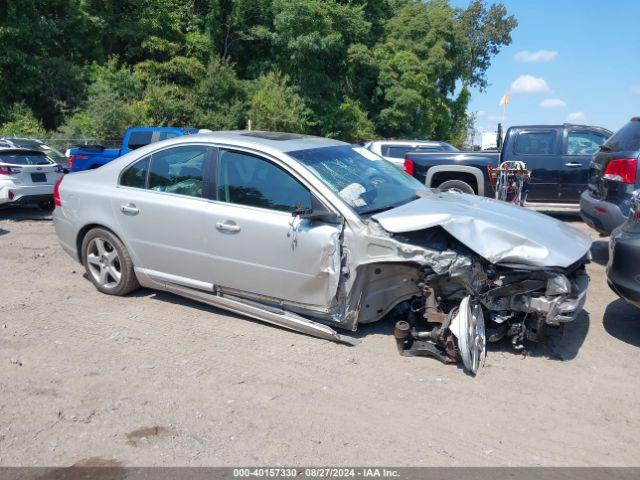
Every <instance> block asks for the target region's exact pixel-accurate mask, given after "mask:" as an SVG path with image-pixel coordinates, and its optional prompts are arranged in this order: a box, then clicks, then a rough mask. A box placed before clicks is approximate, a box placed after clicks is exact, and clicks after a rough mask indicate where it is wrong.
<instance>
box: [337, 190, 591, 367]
mask: <svg viewBox="0 0 640 480" xmlns="http://www.w3.org/2000/svg"><path fill="white" fill-rule="evenodd" d="M443 198H445V199H446V201H447V203H446V205H445V204H444V203H442V204H441V205H445V207H446V210H447V211H444V209H443V210H442V211H438V209H437V202H438V200H442V199H443ZM427 202H428V203H427ZM461 202H462V205H461ZM434 203H435V204H436V206H435V207H434ZM464 203H468V204H469V205H466V206H465V205H464ZM467 207H473V208H467ZM504 207H505V206H503V205H501V204H499V203H498V202H490V203H485V202H484V199H478V197H471V196H468V195H460V194H455V193H450V194H444V193H442V194H434V195H433V196H431V197H430V198H425V199H421V200H418V201H416V202H413V203H412V204H409V205H407V206H404V207H400V208H397V209H394V210H392V211H390V212H385V213H383V214H380V215H376V216H373V217H372V218H371V219H369V220H368V222H367V227H366V231H364V232H359V234H358V235H356V236H354V238H353V239H352V244H353V245H357V247H356V248H351V249H350V248H349V238H348V237H347V238H346V241H345V248H346V251H347V255H351V256H352V257H353V258H351V261H350V262H348V263H350V265H351V266H352V268H353V267H355V268H356V269H357V271H358V273H357V275H356V276H360V281H361V282H362V284H363V286H362V289H361V290H359V288H358V286H357V285H356V282H354V285H353V290H354V291H352V292H351V295H354V294H355V295H357V296H358V298H359V299H360V300H359V302H358V303H357V308H358V309H359V315H358V318H357V322H358V323H367V322H370V321H375V320H377V319H379V318H380V315H381V314H385V313H387V310H388V309H387V308H384V307H383V305H386V306H387V307H388V306H389V304H392V305H393V309H392V311H391V316H392V317H393V319H394V320H395V321H396V326H395V331H394V334H395V338H396V342H397V345H398V350H399V352H400V353H401V354H402V355H406V356H432V357H435V358H437V359H439V360H441V361H443V362H445V363H456V362H460V361H462V362H463V364H464V366H465V368H466V369H467V370H468V371H469V372H471V373H473V374H475V373H476V372H477V371H478V369H479V368H480V367H481V366H482V365H483V363H484V358H485V346H486V343H487V342H497V341H500V340H502V339H507V340H508V342H509V343H510V345H511V346H512V348H513V349H514V350H516V351H523V350H524V348H525V341H533V342H537V341H539V340H541V339H543V338H544V337H545V336H546V335H549V334H553V333H559V332H561V331H562V328H563V325H564V324H566V323H567V322H571V321H573V320H575V318H576V317H577V316H578V314H579V313H580V311H581V310H582V308H583V306H584V303H585V300H586V292H587V286H588V283H589V277H588V276H587V273H586V270H585V265H586V263H588V261H589V246H590V240H589V239H588V237H586V236H584V235H582V234H581V233H580V232H577V231H576V230H575V229H573V228H572V227H569V226H566V225H564V224H562V223H561V222H558V221H557V220H554V219H551V218H549V217H545V216H542V215H539V214H534V213H533V212H526V211H522V210H520V211H517V212H513V209H514V207H511V206H507V208H508V210H503V208H504ZM457 208H460V211H456V209H457ZM505 212H506V213H505ZM514 213H515V214H517V215H515V216H516V217H517V218H516V219H514V218H509V214H510V215H511V216H512V217H513V215H514ZM519 222H520V226H519V225H518V223H519ZM522 224H526V228H522ZM356 237H357V238H356ZM390 270H391V271H394V272H396V275H395V276H394V275H391V274H389V271H390ZM363 277H364V280H363ZM378 278H380V279H384V280H383V281H381V280H379V279H378ZM347 283H348V282H347ZM346 318H348V317H345V319H343V320H346ZM352 321H353V319H352ZM343 326H350V327H352V328H354V329H355V324H351V325H344V324H343Z"/></svg>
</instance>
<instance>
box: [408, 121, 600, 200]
mask: <svg viewBox="0 0 640 480" xmlns="http://www.w3.org/2000/svg"><path fill="white" fill-rule="evenodd" d="M611 134H612V133H611V132H610V131H609V130H607V129H605V128H600V127H592V126H586V125H570V124H564V125H529V126H517V127H511V128H509V129H508V130H507V133H506V135H505V140H504V145H502V151H500V152H424V151H413V152H407V153H406V155H405V161H404V168H405V171H406V172H407V173H409V174H410V175H412V176H414V177H416V178H417V179H418V180H420V181H421V182H423V183H425V184H426V185H427V186H428V187H433V188H440V189H443V190H448V189H454V190H458V191H462V192H465V193H471V194H476V195H483V196H488V197H493V196H494V190H493V185H492V181H491V178H490V175H489V171H488V169H487V167H488V166H490V167H492V168H495V167H497V166H498V165H500V164H501V163H502V162H505V161H516V160H518V161H522V162H524V163H525V164H526V166H527V169H528V170H529V171H530V172H531V178H530V180H529V182H528V195H527V196H526V202H525V206H529V207H532V208H539V209H541V210H546V209H548V210H568V211H577V210H578V208H579V200H580V194H581V193H582V192H583V191H584V190H586V189H587V183H588V178H589V166H590V163H591V157H592V156H593V155H595V154H596V153H597V152H598V151H599V148H600V145H602V144H603V143H604V142H605V141H606V140H607V139H608V138H609V137H610V136H611Z"/></svg>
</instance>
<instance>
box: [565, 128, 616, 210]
mask: <svg viewBox="0 0 640 480" xmlns="http://www.w3.org/2000/svg"><path fill="white" fill-rule="evenodd" d="M606 141H607V136H606V135H605V134H604V133H601V132H596V131H593V130H591V129H587V128H581V127H570V128H568V129H566V131H565V133H564V140H563V147H562V173H561V175H560V186H559V190H558V197H559V201H564V202H571V203H573V202H576V203H577V202H578V201H579V200H580V194H581V193H582V192H583V191H585V190H586V189H587V185H588V183H589V165H590V163H591V158H592V157H593V156H594V155H596V154H597V153H598V151H599V149H600V145H602V144H603V143H604V142H606Z"/></svg>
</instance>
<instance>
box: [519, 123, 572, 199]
mask: <svg viewBox="0 0 640 480" xmlns="http://www.w3.org/2000/svg"><path fill="white" fill-rule="evenodd" d="M558 137H559V135H558V132H557V130H556V129H553V128H549V129H531V130H525V129H523V130H519V131H517V132H515V141H514V142H513V145H512V147H511V148H512V149H513V150H512V151H511V152H508V153H510V155H509V156H508V159H509V160H520V161H522V162H524V163H525V164H526V166H527V168H528V169H529V171H530V172H531V179H530V181H529V191H528V195H527V201H528V202H537V203H544V202H557V201H558V184H559V183H560V173H561V171H562V167H561V158H560V155H558V153H559V151H560V148H559V142H560V139H559V138H558Z"/></svg>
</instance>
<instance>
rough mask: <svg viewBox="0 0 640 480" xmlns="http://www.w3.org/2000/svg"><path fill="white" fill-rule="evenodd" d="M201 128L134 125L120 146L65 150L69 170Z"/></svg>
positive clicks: (97, 164) (98, 164) (88, 167)
mask: <svg viewBox="0 0 640 480" xmlns="http://www.w3.org/2000/svg"><path fill="white" fill-rule="evenodd" d="M200 131H203V130H199V129H197V128H182V127H134V128H129V129H127V131H126V132H125V134H124V136H123V137H122V145H121V146H120V148H111V149H110V148H104V147H103V146H101V145H82V146H78V147H76V148H72V149H70V150H68V151H67V155H68V157H69V171H71V172H81V171H83V170H92V169H94V168H98V167H101V166H102V165H105V164H107V163H109V162H111V161H112V160H115V159H116V158H118V157H121V156H122V155H126V154H127V153H129V152H131V151H132V150H136V149H138V148H140V147H144V146H145V145H149V144H150V143H154V142H159V141H161V140H166V139H168V138H174V137H181V136H183V135H192V134H194V133H198V132H200Z"/></svg>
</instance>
